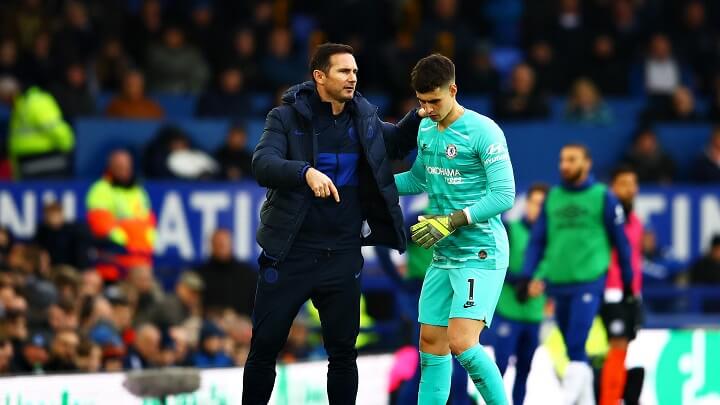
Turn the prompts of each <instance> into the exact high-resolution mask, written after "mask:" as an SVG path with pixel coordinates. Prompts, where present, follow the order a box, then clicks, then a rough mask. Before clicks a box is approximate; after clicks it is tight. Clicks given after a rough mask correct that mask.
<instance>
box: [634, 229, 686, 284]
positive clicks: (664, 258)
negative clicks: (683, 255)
mask: <svg viewBox="0 0 720 405" xmlns="http://www.w3.org/2000/svg"><path fill="white" fill-rule="evenodd" d="M642 253H643V268H642V269H643V270H642V271H643V283H644V284H645V285H646V286H648V287H650V286H667V287H669V286H673V285H675V284H676V279H677V275H678V274H679V273H681V272H683V271H684V270H685V266H683V264H682V263H681V262H680V261H679V260H677V259H675V258H674V257H673V256H672V252H671V250H670V249H668V248H665V247H661V246H659V244H658V241H657V235H656V233H655V230H654V229H653V228H652V227H651V226H649V225H646V226H645V229H644V232H643V238H642Z"/></svg>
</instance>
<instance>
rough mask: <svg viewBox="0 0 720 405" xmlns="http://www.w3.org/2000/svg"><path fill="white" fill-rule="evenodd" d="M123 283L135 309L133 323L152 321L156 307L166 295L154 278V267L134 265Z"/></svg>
mask: <svg viewBox="0 0 720 405" xmlns="http://www.w3.org/2000/svg"><path fill="white" fill-rule="evenodd" d="M121 285H122V286H123V288H124V291H125V292H126V293H127V294H128V300H129V301H130V302H131V303H132V305H133V306H134V309H135V316H134V319H133V325H135V326H137V325H141V324H143V323H147V322H150V317H151V315H152V312H153V311H154V308H155V307H156V306H157V305H158V304H159V303H160V302H161V301H162V300H163V297H164V294H163V291H162V288H161V287H160V286H159V285H158V283H157V282H156V281H155V279H154V278H153V270H152V268H151V267H149V266H137V267H133V268H132V269H130V273H129V274H128V278H127V281H126V282H125V283H122V284H121Z"/></svg>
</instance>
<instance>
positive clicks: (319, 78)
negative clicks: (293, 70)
mask: <svg viewBox="0 0 720 405" xmlns="http://www.w3.org/2000/svg"><path fill="white" fill-rule="evenodd" d="M325 78H326V76H325V72H323V71H322V70H319V69H315V70H313V79H315V83H318V84H324V83H325Z"/></svg>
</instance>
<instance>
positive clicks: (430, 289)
mask: <svg viewBox="0 0 720 405" xmlns="http://www.w3.org/2000/svg"><path fill="white" fill-rule="evenodd" d="M506 271H507V269H502V270H488V269H477V268H472V267H461V268H454V269H447V268H437V267H435V266H433V265H431V266H430V267H429V268H428V271H427V273H426V274H425V280H424V281H423V286H422V292H421V293H420V303H419V316H418V321H419V322H420V323H424V324H427V325H435V326H447V325H448V319H450V318H466V319H476V320H479V321H485V325H486V326H488V327H489V326H490V324H491V323H492V318H493V313H494V312H495V306H496V305H497V302H498V298H500V291H501V290H502V286H503V282H504V281H505V273H506Z"/></svg>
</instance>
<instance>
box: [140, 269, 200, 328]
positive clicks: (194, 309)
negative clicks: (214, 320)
mask: <svg viewBox="0 0 720 405" xmlns="http://www.w3.org/2000/svg"><path fill="white" fill-rule="evenodd" d="M204 288H205V285H204V283H203V280H202V278H200V276H198V275H197V273H195V272H192V271H185V272H183V273H182V274H181V275H180V279H179V280H178V282H177V284H175V294H168V295H166V296H165V297H164V298H163V300H162V301H160V302H159V303H157V304H156V305H155V306H154V307H153V308H152V310H151V312H150V322H152V324H153V325H157V326H158V327H160V328H163V329H166V328H169V327H171V326H178V325H181V324H183V323H184V322H185V321H186V320H188V318H190V317H199V316H200V315H201V313H202V311H201V308H202V292H203V289H204ZM139 333H140V332H139V331H138V334H139Z"/></svg>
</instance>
